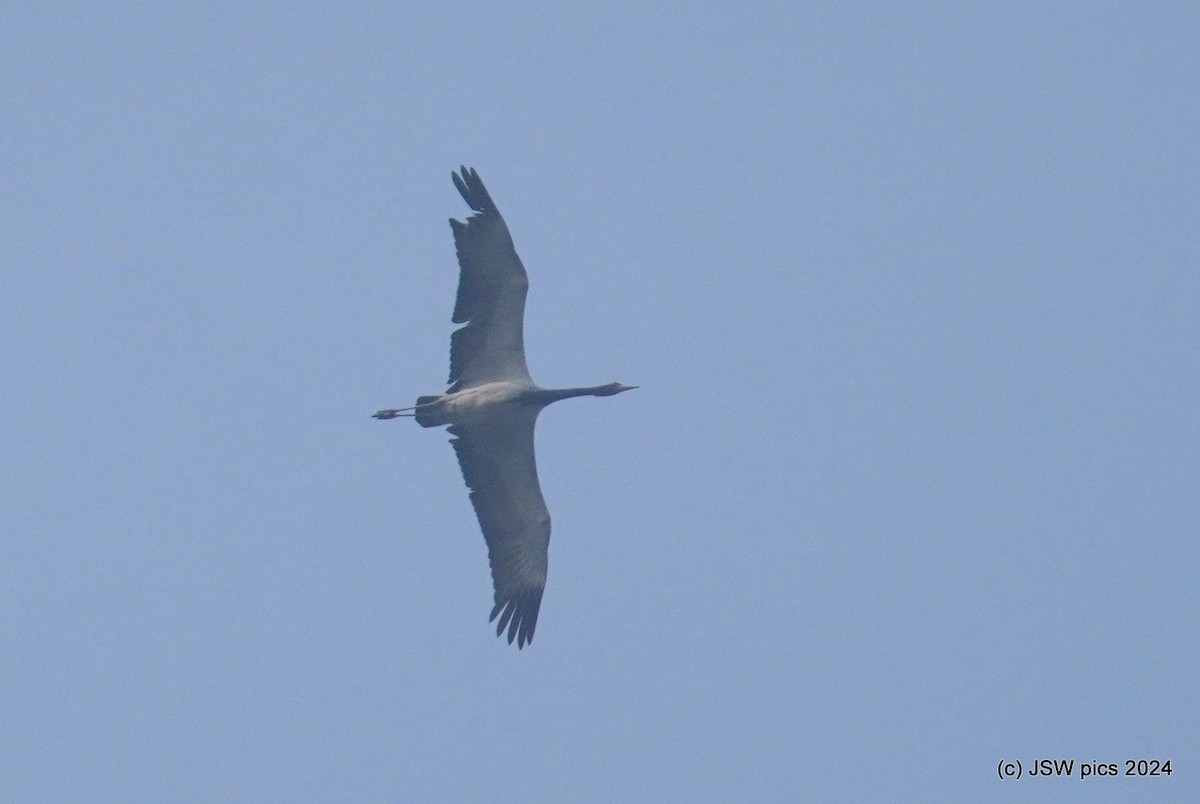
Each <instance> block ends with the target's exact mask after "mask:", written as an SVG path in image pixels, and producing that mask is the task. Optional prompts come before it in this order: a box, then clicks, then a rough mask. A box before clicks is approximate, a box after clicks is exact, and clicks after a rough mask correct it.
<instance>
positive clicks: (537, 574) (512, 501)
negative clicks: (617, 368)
mask: <svg viewBox="0 0 1200 804" xmlns="http://www.w3.org/2000/svg"><path fill="white" fill-rule="evenodd" d="M451 177H452V178H453V179H454V186H455V187H457V188H458V192H459V193H460V194H461V195H462V197H463V200H464V201H466V202H467V206H469V207H470V208H471V209H472V210H474V211H475V214H474V215H472V216H470V217H469V218H467V220H466V222H465V223H464V222H462V221H457V220H454V219H453V218H452V219H451V220H450V229H451V230H452V231H453V232H454V245H455V248H456V250H457V252H458V265H459V277H458V297H457V300H456V301H455V303H454V315H453V317H452V318H451V320H452V321H453V322H454V323H455V324H464V326H462V327H459V328H458V329H457V330H455V331H454V332H453V333H452V334H451V335H450V380H449V384H450V387H449V388H448V389H447V390H446V393H444V394H435V395H433V396H420V397H417V404H416V405H414V406H413V407H409V408H390V409H387V410H381V411H379V412H378V413H375V414H374V417H375V418H376V419H394V418H396V417H397V416H412V417H414V418H415V419H416V420H417V424H419V425H421V426H422V427H440V426H442V425H450V427H449V432H450V434H451V435H452V436H453V438H452V439H451V440H450V444H451V446H453V447H454V452H455V454H456V455H457V456H458V464H459V466H460V467H461V469H462V473H463V479H464V480H465V481H466V484H467V488H468V489H470V491H471V504H472V505H473V506H474V508H475V515H476V516H477V517H478V518H479V527H480V528H481V529H482V530H483V538H484V539H485V540H486V541H487V546H488V560H489V561H490V563H491V566H492V584H493V587H494V589H495V597H494V601H495V605H494V606H493V607H492V614H491V617H490V618H489V620H488V621H489V622H492V621H495V620H496V618H497V617H499V618H500V621H499V622H498V623H497V625H496V636H500V635H502V634H503V633H504V631H505V629H506V628H507V629H508V641H509V643H510V644H511V643H512V641H513V640H514V639H516V641H517V647H518V648H523V647H525V645H526V643H529V642H531V641H533V630H534V628H535V627H536V626H537V618H538V609H539V608H540V607H541V605H542V592H543V590H544V589H545V587H546V567H547V550H548V548H549V546H550V512H549V511H548V510H547V509H546V501H545V499H543V498H542V489H541V486H540V485H539V484H538V476H537V464H536V462H535V459H534V450H533V428H534V424H535V423H536V422H537V417H538V414H539V413H541V411H542V408H544V407H546V406H547V405H549V404H550V403H551V402H557V401H558V400H560V399H569V398H570V397H573V396H613V395H614V394H619V393H621V392H623V391H629V390H632V389H633V388H636V387H637V386H636V385H621V383H619V382H611V383H607V384H605V385H595V386H590V387H586V388H559V389H549V388H541V387H539V386H538V385H537V384H536V383H535V382H534V381H533V378H532V377H530V376H529V369H528V367H527V366H526V365H525V342H524V335H523V332H522V330H523V323H524V317H525V295H526V293H527V292H528V291H529V279H528V277H527V276H526V274H525V266H524V265H522V264H521V258H520V257H518V256H517V252H516V249H515V248H514V247H513V241H512V236H511V235H509V233H508V226H507V225H506V224H505V223H504V219H503V218H502V217H500V211H499V210H498V209H496V204H495V203H494V202H493V201H492V197H491V196H490V195H488V191H487V189H486V188H485V187H484V186H483V181H482V180H481V179H480V178H479V174H478V173H476V172H475V170H474V168H471V169H467V168H466V167H460V168H459V171H458V173H452V174H451Z"/></svg>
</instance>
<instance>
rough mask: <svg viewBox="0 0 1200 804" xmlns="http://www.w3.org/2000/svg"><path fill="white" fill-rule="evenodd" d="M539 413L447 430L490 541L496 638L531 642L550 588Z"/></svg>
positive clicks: (511, 414) (523, 411)
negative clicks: (537, 442)
mask: <svg viewBox="0 0 1200 804" xmlns="http://www.w3.org/2000/svg"><path fill="white" fill-rule="evenodd" d="M538 412H539V409H538V408H534V407H530V408H509V409H506V410H504V411H501V412H497V413H495V414H494V415H493V416H492V417H491V418H490V419H489V420H488V421H486V422H481V423H478V424H471V425H463V424H455V425H451V426H450V428H449V429H450V434H451V435H453V436H454V438H453V439H451V441H450V443H451V444H452V445H453V446H454V452H455V454H456V455H457V456H458V465H459V466H460V467H461V468H462V473H463V479H464V480H465V481H466V483H467V488H469V489H470V490H471V504H472V505H473V506H474V508H475V515H476V516H477V517H478V518H479V527H480V529H481V530H482V531H483V537H484V539H485V540H486V541H487V546H488V559H489V562H490V564H491V567H492V583H493V586H494V587H495V606H494V607H493V608H492V615H491V618H490V619H492V620H495V619H496V618H497V617H499V618H500V621H499V623H498V624H497V627H496V634H497V636H499V635H500V634H502V633H503V632H504V630H505V628H507V629H508V641H509V642H510V643H511V642H512V641H513V639H516V640H517V647H519V648H522V647H524V646H525V645H526V644H527V643H529V642H531V641H533V631H534V628H535V627H536V626H537V618H538V610H539V608H540V606H541V604H542V591H543V590H544V589H545V587H546V570H547V555H548V551H549V546H550V512H549V511H548V510H547V508H546V501H545V500H544V499H543V498H542V490H541V488H540V486H539V485H538V477H537V464H536V460H535V458H534V449H533V428H534V424H535V422H536V421H537V415H538Z"/></svg>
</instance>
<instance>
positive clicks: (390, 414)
mask: <svg viewBox="0 0 1200 804" xmlns="http://www.w3.org/2000/svg"><path fill="white" fill-rule="evenodd" d="M401 410H403V408H400V409H396V408H389V409H388V410H381V411H379V412H377V413H372V414H371V418H373V419H380V420H382V419H395V418H396V417H397V416H411V415H413V414H411V413H401V412H400V411H401Z"/></svg>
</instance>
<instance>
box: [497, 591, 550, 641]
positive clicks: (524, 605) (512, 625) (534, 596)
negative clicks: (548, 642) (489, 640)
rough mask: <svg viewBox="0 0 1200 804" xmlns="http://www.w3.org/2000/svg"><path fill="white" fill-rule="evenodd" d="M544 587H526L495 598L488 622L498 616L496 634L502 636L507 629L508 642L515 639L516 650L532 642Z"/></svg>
mask: <svg viewBox="0 0 1200 804" xmlns="http://www.w3.org/2000/svg"><path fill="white" fill-rule="evenodd" d="M544 589H545V587H537V588H528V589H524V590H521V591H520V592H516V593H514V594H512V595H509V596H508V597H506V598H504V599H502V600H497V601H496V605H495V606H493V607H492V613H491V616H489V617H488V622H489V623H490V622H493V621H494V620H495V619H496V617H499V618H500V622H498V623H496V636H498V637H500V636H504V631H505V629H507V630H508V644H510V645H511V644H512V643H513V640H516V643H517V650H521V649H522V648H524V647H525V646H526V645H528V644H530V643H532V642H533V632H534V630H535V629H536V628H537V620H538V612H539V610H540V609H541V606H542V592H543V591H544Z"/></svg>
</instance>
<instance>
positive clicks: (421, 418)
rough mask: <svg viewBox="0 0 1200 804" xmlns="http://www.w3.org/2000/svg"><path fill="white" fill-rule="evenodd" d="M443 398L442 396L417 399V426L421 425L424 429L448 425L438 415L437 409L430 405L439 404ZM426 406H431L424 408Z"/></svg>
mask: <svg viewBox="0 0 1200 804" xmlns="http://www.w3.org/2000/svg"><path fill="white" fill-rule="evenodd" d="M441 398H442V397H441V395H440V394H435V395H433V396H419V397H417V407H416V412H415V416H416V419H417V424H419V425H421V426H422V427H438V426H440V425H443V424H445V423H446V422H444V421H442V420H441V419H440V417H439V416H438V415H437V408H436V407H433V406H432V405H430V403H431V402H437V401H438V400H439V399H441ZM426 405H429V407H424V406H426Z"/></svg>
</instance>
